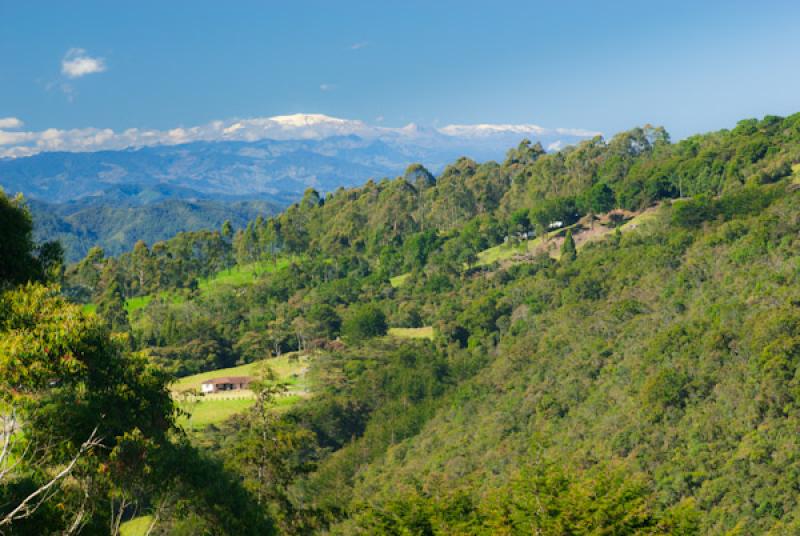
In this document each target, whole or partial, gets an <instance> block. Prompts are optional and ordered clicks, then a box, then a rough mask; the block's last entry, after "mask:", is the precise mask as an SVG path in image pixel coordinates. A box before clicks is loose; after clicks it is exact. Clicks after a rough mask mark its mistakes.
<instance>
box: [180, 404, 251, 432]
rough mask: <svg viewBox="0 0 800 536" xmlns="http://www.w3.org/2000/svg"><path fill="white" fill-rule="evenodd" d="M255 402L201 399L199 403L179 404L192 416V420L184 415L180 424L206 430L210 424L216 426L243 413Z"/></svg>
mask: <svg viewBox="0 0 800 536" xmlns="http://www.w3.org/2000/svg"><path fill="white" fill-rule="evenodd" d="M254 402H255V399H254V398H236V399H230V400H228V399H213V398H212V399H208V400H206V399H204V398H200V399H199V401H198V402H196V403H191V404H184V403H179V404H178V407H180V408H181V409H182V410H184V411H188V412H190V413H191V414H192V418H191V420H190V419H189V418H188V417H187V416H186V415H182V416H181V417H180V418H179V419H178V424H180V425H182V426H188V427H190V428H192V429H197V428H205V427H206V426H208V425H209V424H216V423H220V422H222V421H224V420H225V419H228V418H229V417H232V416H234V415H236V414H237V413H241V412H243V411H244V410H246V409H247V408H249V407H250V406H252V405H253V403H254Z"/></svg>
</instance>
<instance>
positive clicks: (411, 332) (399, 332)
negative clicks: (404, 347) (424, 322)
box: [389, 326, 433, 339]
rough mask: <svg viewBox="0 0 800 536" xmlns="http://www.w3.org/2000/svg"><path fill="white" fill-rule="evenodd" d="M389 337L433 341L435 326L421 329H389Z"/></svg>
mask: <svg viewBox="0 0 800 536" xmlns="http://www.w3.org/2000/svg"><path fill="white" fill-rule="evenodd" d="M389 335H390V336H392V337H398V338H401V339H433V326H423V327H421V328H389Z"/></svg>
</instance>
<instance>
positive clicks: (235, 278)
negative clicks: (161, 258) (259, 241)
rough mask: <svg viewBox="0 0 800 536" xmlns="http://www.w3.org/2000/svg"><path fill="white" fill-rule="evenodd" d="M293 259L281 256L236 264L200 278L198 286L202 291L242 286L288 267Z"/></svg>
mask: <svg viewBox="0 0 800 536" xmlns="http://www.w3.org/2000/svg"><path fill="white" fill-rule="evenodd" d="M291 261H292V259H289V258H286V257H281V258H279V259H278V260H277V261H276V262H272V261H260V262H254V263H251V264H246V265H244V266H239V265H237V266H234V267H233V268H230V269H228V270H223V271H221V272H218V273H216V274H215V275H214V276H213V277H209V278H204V279H200V280H199V281H198V288H199V289H200V292H203V293H206V292H210V291H213V290H214V289H215V288H218V287H222V286H241V285H247V284H250V283H252V282H253V281H254V280H256V279H258V278H259V277H260V276H262V275H263V274H268V273H272V272H276V271H278V270H281V269H283V268H286V267H287V266H289V264H290V263H291Z"/></svg>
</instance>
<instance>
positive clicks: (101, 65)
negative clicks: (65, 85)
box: [61, 48, 106, 78]
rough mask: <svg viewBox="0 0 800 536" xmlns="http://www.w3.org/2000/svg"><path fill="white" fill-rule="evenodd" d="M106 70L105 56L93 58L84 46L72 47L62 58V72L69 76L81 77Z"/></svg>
mask: <svg viewBox="0 0 800 536" xmlns="http://www.w3.org/2000/svg"><path fill="white" fill-rule="evenodd" d="M105 70H106V63H105V60H104V59H103V58H93V57H92V56H89V54H88V53H87V52H86V50H84V49H82V48H71V49H69V50H68V51H67V53H66V54H65V55H64V59H62V60H61V74H63V75H64V76H66V77H67V78H80V77H82V76H86V75H87V74H94V73H102V72H103V71H105Z"/></svg>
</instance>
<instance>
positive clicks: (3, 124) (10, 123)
mask: <svg viewBox="0 0 800 536" xmlns="http://www.w3.org/2000/svg"><path fill="white" fill-rule="evenodd" d="M22 125H23V123H22V121H21V120H19V119H17V118H16V117H0V128H20V127H21V126H22Z"/></svg>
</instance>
